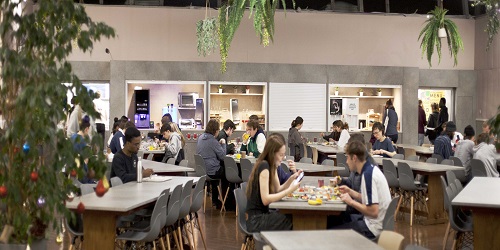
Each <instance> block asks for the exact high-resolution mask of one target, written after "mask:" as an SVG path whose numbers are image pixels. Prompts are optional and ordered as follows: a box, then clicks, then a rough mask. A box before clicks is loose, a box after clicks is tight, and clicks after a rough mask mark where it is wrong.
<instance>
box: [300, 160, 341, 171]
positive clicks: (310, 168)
mask: <svg viewBox="0 0 500 250" xmlns="http://www.w3.org/2000/svg"><path fill="white" fill-rule="evenodd" d="M295 168H296V169H302V170H303V171H304V173H315V172H325V171H340V170H343V169H344V168H341V167H334V166H327V165H318V164H311V163H302V162H296V163H295Z"/></svg>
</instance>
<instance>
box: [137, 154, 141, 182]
mask: <svg viewBox="0 0 500 250" xmlns="http://www.w3.org/2000/svg"><path fill="white" fill-rule="evenodd" d="M141 159H142V157H139V160H138V161H137V183H141V182H142V161H141Z"/></svg>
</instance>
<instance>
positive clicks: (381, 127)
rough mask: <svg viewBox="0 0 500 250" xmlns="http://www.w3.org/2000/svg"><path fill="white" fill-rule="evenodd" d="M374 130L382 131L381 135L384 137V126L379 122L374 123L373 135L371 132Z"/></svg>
mask: <svg viewBox="0 0 500 250" xmlns="http://www.w3.org/2000/svg"><path fill="white" fill-rule="evenodd" d="M375 129H378V130H380V131H382V135H385V131H384V130H385V129H384V125H383V124H382V123H380V122H375V123H374V124H373V126H372V133H373V130H375Z"/></svg>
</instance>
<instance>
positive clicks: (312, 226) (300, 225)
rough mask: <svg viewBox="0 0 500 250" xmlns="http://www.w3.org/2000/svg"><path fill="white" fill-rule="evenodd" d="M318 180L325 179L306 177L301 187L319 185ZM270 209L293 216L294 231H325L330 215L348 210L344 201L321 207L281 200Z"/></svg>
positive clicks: (324, 204) (302, 202)
mask: <svg viewBox="0 0 500 250" xmlns="http://www.w3.org/2000/svg"><path fill="white" fill-rule="evenodd" d="M318 179H324V180H325V183H328V182H327V181H326V180H327V179H328V178H325V177H312V176H304V178H303V180H302V182H301V185H307V184H306V183H308V184H314V183H316V184H315V185H317V183H318ZM269 208H271V209H278V210H279V212H280V213H282V214H291V215H292V216H293V230H324V229H326V222H327V217H328V216H329V215H340V213H341V212H343V211H345V210H346V209H347V205H346V204H345V203H344V202H343V201H340V200H339V201H338V202H334V203H323V204H321V205H309V204H308V203H307V201H289V200H280V201H276V202H273V203H271V204H269Z"/></svg>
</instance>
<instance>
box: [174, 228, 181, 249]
mask: <svg viewBox="0 0 500 250" xmlns="http://www.w3.org/2000/svg"><path fill="white" fill-rule="evenodd" d="M172 233H173V236H174V241H175V245H177V249H181V247H182V246H181V244H179V238H177V231H176V230H175V229H174V230H172Z"/></svg>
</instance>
